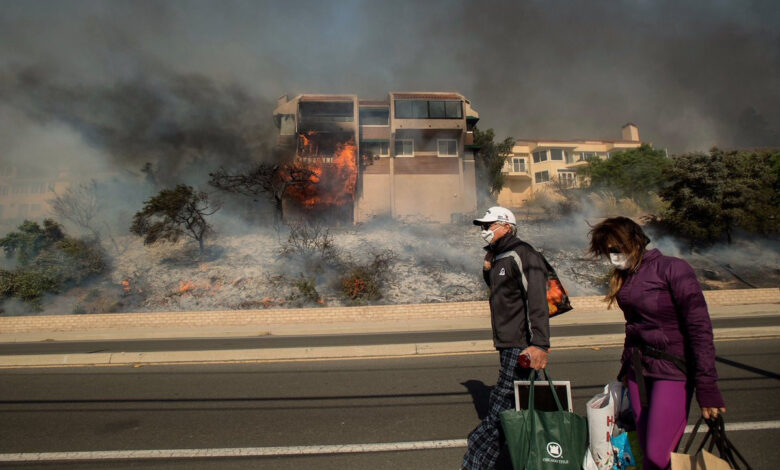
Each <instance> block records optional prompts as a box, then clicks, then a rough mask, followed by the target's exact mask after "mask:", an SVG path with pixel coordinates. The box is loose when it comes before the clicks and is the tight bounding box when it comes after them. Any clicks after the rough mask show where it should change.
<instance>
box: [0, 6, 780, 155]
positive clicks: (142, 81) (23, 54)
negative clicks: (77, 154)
mask: <svg viewBox="0 0 780 470" xmlns="http://www.w3.org/2000/svg"><path fill="white" fill-rule="evenodd" d="M778 23H780V6H778V4H777V2H773V1H760V0H759V1H746V2H712V1H704V0H701V1H694V2H674V1H671V0H666V1H660V2H635V1H622V2H592V1H588V2H586V1H576V2H565V3H561V4H555V5H551V4H550V3H549V2H513V1H488V2H481V3H480V4H479V6H478V7H477V6H475V5H474V4H473V2H467V1H443V0H442V1H429V2H416V1H411V0H406V1H405V0H401V1H397V2H378V1H359V0H343V1H339V2H319V1H292V2H277V1H266V2H260V1H258V2H250V3H246V2H220V3H219V4H215V3H210V2H200V3H199V2H177V1H171V2H165V3H160V2H144V1H140V2H121V1H110V2H104V1H94V2H89V1H78V2H76V1H73V2H68V1H56V2H54V1H52V2H34V3H29V2H5V3H3V5H2V10H1V11H0V66H2V67H3V69H4V70H6V72H7V70H8V67H9V66H11V65H14V66H17V67H16V70H24V69H25V68H26V67H30V66H33V67H45V68H48V70H52V71H54V73H55V74H56V78H57V82H58V83H60V84H61V85H62V86H63V88H64V89H66V90H70V93H72V95H71V96H72V97H73V98H77V97H78V96H90V95H92V94H94V93H96V92H97V91H96V90H92V91H86V90H82V91H81V92H80V91H79V90H78V89H74V85H76V84H78V85H79V86H82V87H85V88H91V87H92V86H93V84H95V83H101V84H103V85H104V86H105V87H106V88H104V91H106V92H107V93H110V90H114V91H115V92H117V93H121V92H122V91H123V86H127V87H128V89H127V91H128V93H129V94H128V96H127V97H126V99H127V100H131V103H126V104H133V105H134V106H135V105H138V106H142V107H143V109H141V110H139V111H140V112H141V114H140V116H138V117H144V116H148V113H151V117H157V116H156V115H155V114H154V112H155V110H154V109H150V108H149V106H151V104H150V103H149V102H148V101H147V99H148V98H149V97H152V98H153V99H154V100H157V99H161V100H162V101H163V102H169V100H175V101H176V100H178V99H180V98H184V99H185V100H186V99H187V97H189V96H190V94H191V93H194V94H196V95H197V97H199V98H205V103H211V104H215V105H217V109H216V110H214V111H213V113H212V114H211V116H213V119H214V120H215V121H219V120H221V118H224V117H225V115H224V114H221V113H220V110H225V111H228V110H238V111H239V113H238V114H241V113H245V112H253V111H255V110H250V109H249V106H250V105H253V104H256V103H254V102H252V101H250V102H247V103H246V104H247V106H246V107H240V106H239V108H238V109H237V108H234V107H233V105H234V104H239V102H240V101H241V100H242V98H241V97H240V95H241V93H238V94H236V93H230V92H229V93H227V94H226V95H224V96H223V98H225V99H227V101H223V99H222V98H219V99H217V98H216V97H214V96H203V95H202V94H201V93H206V95H209V93H210V91H209V89H210V88H209V87H208V86H207V87H206V89H205V90H204V89H203V88H202V87H201V86H199V85H197V84H195V85H187V84H185V83H181V82H179V81H178V80H174V81H175V82H177V83H176V84H175V85H174V84H171V83H170V80H171V79H170V77H171V76H179V77H187V76H193V75H197V76H200V77H205V78H206V79H207V80H209V81H211V82H212V83H213V87H215V88H211V91H213V90H214V89H217V90H219V89H220V88H221V87H225V86H228V85H229V84H238V85H239V86H241V87H243V89H245V90H247V92H248V93H249V94H251V96H256V97H260V98H262V99H264V100H266V101H268V102H274V100H275V99H276V98H277V97H278V96H279V95H281V94H284V93H299V92H316V93H357V94H359V95H360V96H362V97H366V98H381V97H383V96H385V95H386V93H387V92H388V91H391V90H393V91H402V90H453V91H459V92H461V93H463V94H464V95H465V96H467V97H468V98H469V99H471V100H472V102H473V104H474V107H475V109H477V110H478V111H479V112H480V113H481V115H482V122H481V125H482V127H483V128H487V127H493V128H495V129H496V131H497V135H498V136H499V137H504V136H512V137H521V138H523V137H524V138H534V137H540V138H619V137H620V135H619V127H620V126H621V125H622V124H624V123H625V122H628V121H632V122H634V123H636V124H637V125H638V126H639V128H640V131H641V136H642V138H643V139H644V140H646V141H650V142H652V143H653V144H655V145H656V146H658V147H662V148H668V149H669V151H670V152H671V153H676V152H683V151H689V150H706V149H708V148H710V147H711V146H713V145H719V146H725V147H731V146H738V147H745V146H747V147H755V146H767V145H778V144H780V142H779V141H778V129H780V89H779V88H778V87H777V83H778V82H780V80H779V79H778V78H779V77H778V76H777V74H778V70H780V63H779V62H780V32H779V31H778V30H777V28H776V27H775V26H774V25H776V24H778ZM165 70H168V71H170V72H168V73H165V72H161V71H165ZM160 81H162V82H164V83H163V85H162V88H163V89H166V88H167V89H168V90H169V91H172V92H173V95H172V96H167V93H165V92H159V91H160V90H159V89H158V87H159V85H160V84H159V82H160ZM165 82H167V83H168V84H170V87H168V86H166V84H165ZM117 84H125V85H117ZM201 85H202V84H201ZM138 86H141V87H142V89H144V90H147V88H146V87H147V86H151V87H152V90H156V91H157V92H152V93H151V94H150V95H147V94H146V93H145V92H141V93H140V96H138V95H137V93H138V91H137V89H136V88H137V87H138ZM192 86H195V90H193V89H192V88H191V87H192ZM135 100H138V102H137V103H135ZM205 103H204V104H205ZM60 104H62V103H60ZM56 107H57V105H56V104H52V107H50V108H48V109H49V111H50V112H62V110H61V109H52V108H56ZM242 108H243V109H242ZM123 109H125V105H119V108H118V109H114V110H115V111H121V110H123ZM80 111H82V112H83V111H84V110H83V109H82V110H80ZM196 112H203V111H200V110H198V111H196ZM234 116H236V114H233V113H229V117H230V118H232V117H234ZM169 118H170V117H169ZM133 121H135V119H131V122H133ZM201 122H203V123H206V122H207V121H201ZM108 124H109V127H113V126H111V125H110V124H111V123H108ZM195 129H196V128H190V129H189V130H192V131H194V130H195ZM162 132H166V131H165V130H163V131H162ZM99 137H100V136H99V135H98V136H90V138H99ZM169 138H171V139H173V140H176V139H177V138H178V137H176V136H169ZM223 145H226V146H227V147H228V148H233V147H232V146H233V145H235V143H234V142H223ZM223 145H220V148H223ZM242 147H243V146H242V145H237V146H236V147H235V149H236V150H237V151H243V150H245V149H244V148H242Z"/></svg>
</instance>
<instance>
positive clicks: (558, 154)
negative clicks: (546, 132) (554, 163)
mask: <svg viewBox="0 0 780 470" xmlns="http://www.w3.org/2000/svg"><path fill="white" fill-rule="evenodd" d="M550 160H563V149H550Z"/></svg>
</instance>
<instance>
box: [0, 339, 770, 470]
mask: <svg viewBox="0 0 780 470" xmlns="http://www.w3.org/2000/svg"><path fill="white" fill-rule="evenodd" d="M716 346H717V349H718V354H719V356H720V357H721V358H723V360H724V361H726V362H720V363H719V364H718V370H719V373H720V375H721V382H720V383H721V388H722V390H723V392H724V394H725V398H726V402H727V406H728V412H727V415H726V416H727V422H732V423H737V422H742V423H745V422H759V421H761V422H766V421H776V420H780V401H778V399H777V397H778V391H780V379H779V378H778V372H780V370H779V369H780V367H779V364H780V361H778V359H779V358H780V357H779V356H780V340H751V341H731V342H718V343H717V345H716ZM619 354H620V349H619V348H603V349H599V350H594V349H581V350H567V351H558V352H555V353H554V355H553V356H552V358H551V363H550V372H551V374H552V376H553V378H555V379H561V380H571V381H572V385H573V387H572V388H573V399H574V404H575V411H578V412H580V413H582V412H583V411H584V403H585V401H587V399H589V398H590V397H591V396H592V395H593V394H595V393H597V392H598V391H599V390H600V389H601V388H602V387H603V385H604V384H605V383H606V382H608V381H610V380H612V379H613V377H614V375H615V373H616V371H617V361H618V358H619ZM497 367H498V365H497V356H496V354H495V353H493V354H474V355H461V356H434V357H411V358H402V359H398V358H394V359H373V360H349V361H308V362H284V363H264V364H257V363H254V364H222V365H200V366H199V365H181V366H144V367H140V368H133V367H129V366H122V367H77V368H56V369H6V370H0V416H2V419H0V436H1V437H2V438H0V453H3V454H7V453H20V452H23V453H34V452H53V451H107V450H128V449H199V448H244V447H252V448H256V447H269V446H284V447H288V446H313V445H328V444H333V445H335V444H361V443H393V442H409V441H432V440H452V439H463V438H465V437H466V435H467V434H468V432H469V431H470V430H471V429H472V428H473V427H474V426H475V425H476V424H477V423H478V420H479V414H480V412H481V411H482V410H483V408H484V405H485V400H486V397H487V393H488V390H489V386H490V385H491V384H493V383H494V382H495V379H496V374H497ZM694 408H695V406H694ZM697 412H698V411H697V410H696V409H694V410H692V412H691V413H692V415H693V414H695V413H697ZM730 436H731V438H732V440H733V441H734V443H735V445H736V446H737V447H738V448H739V449H740V450H741V451H742V452H743V453H744V454H745V455H746V456H747V457H748V459H749V461H750V463H751V464H752V465H753V467H754V468H756V469H773V468H776V462H777V461H780V447H778V446H777V442H778V441H780V429H767V430H761V431H736V432H732V433H730ZM464 450H465V449H464V448H448V449H439V450H419V451H405V452H370V453H356V454H338V455H319V456H296V457H243V458H206V459H178V460H177V459H173V460H172V459H162V460H145V461H111V460H108V461H106V460H101V461H91V462H75V463H63V462H54V463H49V464H42V463H36V462H31V463H25V464H6V465H3V464H0V467H2V468H27V469H29V468H50V469H54V468H56V469H104V468H108V469H125V468H133V469H137V468H142V469H206V468H219V469H248V468H253V469H257V468H263V469H293V468H295V469H300V468H318V469H326V470H327V469H333V470H335V469H345V468H348V469H365V468H370V469H372V470H382V469H454V468H458V466H459V463H460V458H461V456H462V454H463V452H464Z"/></svg>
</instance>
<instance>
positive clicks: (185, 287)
mask: <svg viewBox="0 0 780 470" xmlns="http://www.w3.org/2000/svg"><path fill="white" fill-rule="evenodd" d="M196 287H197V286H196V285H195V283H194V282H190V281H181V282H179V292H180V293H182V294H183V293H185V292H189V291H191V290H193V289H195V288H196Z"/></svg>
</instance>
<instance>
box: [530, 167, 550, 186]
mask: <svg viewBox="0 0 780 470" xmlns="http://www.w3.org/2000/svg"><path fill="white" fill-rule="evenodd" d="M534 178H535V180H536V182H537V183H544V182H545V181H550V173H549V172H547V170H544V171H537V172H536V173H534Z"/></svg>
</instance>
